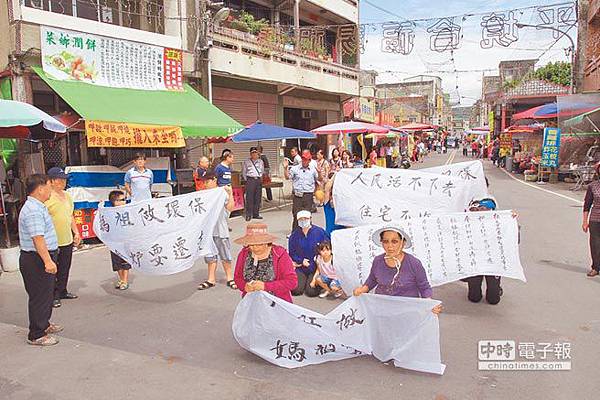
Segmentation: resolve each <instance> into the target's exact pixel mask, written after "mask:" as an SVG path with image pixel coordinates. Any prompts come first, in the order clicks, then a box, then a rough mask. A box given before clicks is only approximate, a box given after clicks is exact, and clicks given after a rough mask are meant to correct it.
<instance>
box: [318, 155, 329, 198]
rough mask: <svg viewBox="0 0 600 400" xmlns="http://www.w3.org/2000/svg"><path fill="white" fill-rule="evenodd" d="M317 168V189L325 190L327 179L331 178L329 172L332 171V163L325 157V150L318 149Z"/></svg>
mask: <svg viewBox="0 0 600 400" xmlns="http://www.w3.org/2000/svg"><path fill="white" fill-rule="evenodd" d="M316 168H317V186H318V188H317V189H320V190H324V189H325V184H327V181H328V180H329V173H330V171H331V165H330V164H329V161H327V159H325V153H324V152H323V150H320V149H319V150H317V162H316Z"/></svg>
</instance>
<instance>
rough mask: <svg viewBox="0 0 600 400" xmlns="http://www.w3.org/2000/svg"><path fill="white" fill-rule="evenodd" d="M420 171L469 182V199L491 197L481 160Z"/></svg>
mask: <svg viewBox="0 0 600 400" xmlns="http://www.w3.org/2000/svg"><path fill="white" fill-rule="evenodd" d="M420 171H424V172H431V173H432V174H440V175H447V176H455V177H457V178H460V179H462V180H463V181H465V182H467V184H468V185H469V192H470V193H469V198H470V199H471V200H473V199H483V198H485V197H489V195H490V194H489V193H488V190H487V183H486V181H485V172H484V171H483V163H482V162H481V160H476V161H465V162H460V163H454V164H449V165H441V166H439V167H431V168H422V169H420Z"/></svg>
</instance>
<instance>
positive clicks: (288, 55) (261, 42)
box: [212, 27, 359, 81]
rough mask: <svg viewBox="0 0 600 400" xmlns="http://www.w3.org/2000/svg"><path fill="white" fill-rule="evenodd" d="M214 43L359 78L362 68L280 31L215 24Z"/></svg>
mask: <svg viewBox="0 0 600 400" xmlns="http://www.w3.org/2000/svg"><path fill="white" fill-rule="evenodd" d="M212 43H213V46H214V47H218V48H222V49H226V50H230V51H235V52H241V53H243V54H247V55H252V56H254V57H260V58H263V59H268V60H272V61H273V62H278V63H283V64H287V65H297V66H300V67H301V68H304V69H308V70H313V71H318V72H323V73H325V74H329V75H335V76H340V77H343V78H346V79H352V80H355V81H358V79H359V70H358V69H356V68H354V67H350V66H346V65H343V64H340V63H338V62H335V61H334V59H333V57H332V56H331V55H329V54H325V55H322V54H316V53H314V52H311V51H310V50H305V51H300V50H298V49H297V46H296V45H295V44H294V43H293V40H292V39H290V38H289V37H286V36H285V35H283V36H282V35H278V34H277V33H274V32H271V33H268V32H267V33H264V32H261V34H259V35H253V34H251V33H247V32H241V31H238V30H235V29H230V28H225V27H214V28H213V32H212Z"/></svg>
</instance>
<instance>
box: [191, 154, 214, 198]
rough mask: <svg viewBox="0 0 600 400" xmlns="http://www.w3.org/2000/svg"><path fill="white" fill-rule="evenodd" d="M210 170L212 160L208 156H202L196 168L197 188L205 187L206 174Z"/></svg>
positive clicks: (195, 180) (195, 179)
mask: <svg viewBox="0 0 600 400" xmlns="http://www.w3.org/2000/svg"><path fill="white" fill-rule="evenodd" d="M209 170H210V161H209V160H208V157H200V160H198V166H197V167H196V169H195V170H194V184H195V186H196V190H203V189H204V175H206V173H207V172H208V171H209Z"/></svg>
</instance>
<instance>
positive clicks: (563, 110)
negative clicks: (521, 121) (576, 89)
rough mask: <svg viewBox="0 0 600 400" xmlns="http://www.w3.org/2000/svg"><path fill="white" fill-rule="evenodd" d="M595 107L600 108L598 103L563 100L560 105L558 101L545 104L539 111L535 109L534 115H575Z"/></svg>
mask: <svg viewBox="0 0 600 400" xmlns="http://www.w3.org/2000/svg"><path fill="white" fill-rule="evenodd" d="M595 108H598V104H594V103H584V102H573V103H570V102H569V103H568V102H561V104H560V105H559V104H557V103H548V104H544V105H543V106H541V107H540V108H539V109H538V110H537V111H535V112H534V113H533V117H534V118H535V117H547V116H552V117H556V116H565V115H575V114H579V113H583V112H587V111H590V110H593V109H595Z"/></svg>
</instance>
